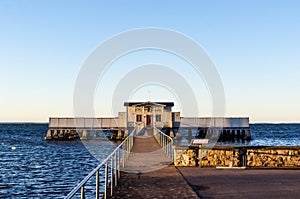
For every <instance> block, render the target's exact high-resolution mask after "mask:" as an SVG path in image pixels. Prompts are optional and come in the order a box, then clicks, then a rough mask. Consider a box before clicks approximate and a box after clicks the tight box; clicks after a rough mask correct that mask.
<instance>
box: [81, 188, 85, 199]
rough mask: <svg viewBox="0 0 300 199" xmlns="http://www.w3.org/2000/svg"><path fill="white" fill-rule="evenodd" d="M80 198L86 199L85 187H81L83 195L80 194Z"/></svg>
mask: <svg viewBox="0 0 300 199" xmlns="http://www.w3.org/2000/svg"><path fill="white" fill-rule="evenodd" d="M80 198H81V199H84V198H85V193H84V185H82V186H81V194H80Z"/></svg>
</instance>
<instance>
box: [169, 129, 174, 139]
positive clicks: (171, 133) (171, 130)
mask: <svg viewBox="0 0 300 199" xmlns="http://www.w3.org/2000/svg"><path fill="white" fill-rule="evenodd" d="M170 137H171V138H174V137H175V135H174V131H173V129H170Z"/></svg>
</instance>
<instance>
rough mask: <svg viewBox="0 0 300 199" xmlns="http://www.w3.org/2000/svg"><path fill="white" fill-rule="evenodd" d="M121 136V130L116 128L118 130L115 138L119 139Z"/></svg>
mask: <svg viewBox="0 0 300 199" xmlns="http://www.w3.org/2000/svg"><path fill="white" fill-rule="evenodd" d="M122 138H123V135H122V130H121V129H118V132H117V137H116V139H117V140H121V139H122Z"/></svg>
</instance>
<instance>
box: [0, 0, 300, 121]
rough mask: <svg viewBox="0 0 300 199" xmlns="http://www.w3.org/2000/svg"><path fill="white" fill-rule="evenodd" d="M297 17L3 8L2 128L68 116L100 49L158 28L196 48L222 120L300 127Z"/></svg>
mask: <svg viewBox="0 0 300 199" xmlns="http://www.w3.org/2000/svg"><path fill="white" fill-rule="evenodd" d="M129 2H130V3H129ZM299 10H300V2H299V1H289V0H285V1H283V0H282V1H271V0H270V1H267V0H258V1H230V0H228V1H214V0H209V1H208V0H207V1H178V2H177V1H174V0H173V1H140V0H139V1H74V0H70V1H66V0H64V1H60V0H56V1H54V0H49V1H46V0H45V1H40V0H35V1H33V0H22V1H21V0H19V1H14V0H1V1H0V26H1V31H0V85H1V86H0V93H1V95H0V121H38V122H39V121H48V117H49V116H72V115H73V107H72V106H73V90H74V84H75V81H76V77H77V74H78V72H79V70H80V67H81V64H82V63H83V61H84V60H85V59H86V58H87V56H88V55H89V53H90V52H91V51H92V50H93V49H95V48H96V47H97V45H99V43H101V42H102V41H104V40H105V39H107V38H109V37H111V36H112V35H115V34H117V33H119V32H122V31H126V30H128V29H133V28H142V27H162V28H168V29H173V30H176V31H179V32H181V33H184V34H186V35H188V36H189V37H191V38H193V39H194V40H196V41H197V42H198V43H200V44H201V45H202V46H203V47H204V48H205V50H206V51H207V52H208V54H209V55H210V57H211V58H212V59H213V60H214V62H215V64H216V67H217V69H218V71H219V73H220V75H221V77H222V80H223V84H224V88H225V94H226V114H227V115H228V116H249V117H250V121H251V122H300V103H299V102H300V12H299ZM200 103H201V102H200Z"/></svg>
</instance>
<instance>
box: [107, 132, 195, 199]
mask: <svg viewBox="0 0 300 199" xmlns="http://www.w3.org/2000/svg"><path fill="white" fill-rule="evenodd" d="M132 152H133V153H132V154H131V155H130V156H129V160H128V162H127V164H126V170H127V171H129V172H122V175H121V179H120V181H119V184H118V187H117V188H116V189H115V194H114V196H113V197H111V198H120V199H121V198H122V199H123V198H130V199H141V198H152V199H154V198H190V199H194V198H195V199H196V198H199V197H198V196H197V194H196V193H195V192H194V191H193V189H192V188H191V187H190V186H189V185H188V183H187V182H186V181H185V179H184V178H183V177H182V176H181V174H180V172H179V171H178V170H177V169H176V168H175V167H174V166H170V165H169V164H170V163H171V160H170V159H169V158H168V157H167V156H166V155H165V154H164V153H163V151H162V149H161V147H160V145H159V144H158V143H157V142H156V140H155V138H154V137H153V136H141V137H137V138H136V139H135V143H134V146H133V149H132ZM138 172H141V175H140V177H139V175H138V174H137V173H138Z"/></svg>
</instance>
